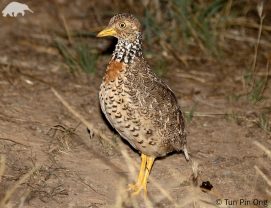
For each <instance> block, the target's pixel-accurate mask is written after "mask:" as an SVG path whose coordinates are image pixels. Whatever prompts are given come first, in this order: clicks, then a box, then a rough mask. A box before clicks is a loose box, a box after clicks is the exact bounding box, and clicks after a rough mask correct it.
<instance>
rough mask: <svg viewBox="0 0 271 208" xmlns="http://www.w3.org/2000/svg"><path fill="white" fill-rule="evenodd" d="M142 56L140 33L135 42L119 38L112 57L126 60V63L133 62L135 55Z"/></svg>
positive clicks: (117, 59) (122, 60) (119, 60)
mask: <svg viewBox="0 0 271 208" xmlns="http://www.w3.org/2000/svg"><path fill="white" fill-rule="evenodd" d="M141 56H142V49H141V35H140V34H138V35H137V37H136V39H135V40H134V41H133V42H131V41H128V40H123V39H119V40H118V43H117V45H116V48H115V50H114V53H113V56H112V59H113V60H115V61H118V62H124V63H125V64H130V63H133V61H134V58H135V57H141Z"/></svg>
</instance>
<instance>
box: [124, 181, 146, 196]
mask: <svg viewBox="0 0 271 208" xmlns="http://www.w3.org/2000/svg"><path fill="white" fill-rule="evenodd" d="M128 190H129V191H131V192H132V195H133V196H135V195H138V194H139V193H140V192H141V191H142V190H144V195H145V196H147V186H144V185H143V184H137V183H136V184H129V185H128Z"/></svg>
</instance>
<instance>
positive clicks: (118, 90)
mask: <svg viewBox="0 0 271 208" xmlns="http://www.w3.org/2000/svg"><path fill="white" fill-rule="evenodd" d="M129 17H131V18H130V19H132V20H134V17H133V16H129ZM121 18H125V17H123V16H121V15H119V16H117V17H114V18H112V20H111V21H110V22H111V24H113V22H114V21H116V19H117V20H119V19H121ZM136 37H137V38H136V39H135V40H134V41H133V42H128V41H125V40H122V39H119V40H118V43H117V45H116V49H115V51H114V53H113V56H112V59H111V61H110V63H109V65H108V67H107V71H106V74H105V77H104V79H103V82H102V84H101V90H100V93H99V97H100V103H101V108H102V111H103V113H104V114H105V116H106V118H107V119H108V121H109V122H110V123H111V125H112V126H113V127H114V128H115V129H116V130H117V131H118V132H119V134H120V135H121V136H122V137H123V138H124V139H126V140H127V141H128V142H129V143H130V144H131V145H132V146H133V147H134V148H136V149H138V150H139V151H140V152H142V153H144V154H146V155H149V156H155V157H159V156H164V155H166V154H167V153H169V152H172V151H174V150H176V151H180V150H182V149H183V148H185V144H186V135H185V132H184V119H183V115H182V112H181V110H180V108H179V106H178V103H177V99H176V97H175V95H174V93H173V92H172V91H171V89H170V88H169V87H168V86H167V85H166V84H165V83H164V82H163V81H162V80H161V79H160V78H159V77H157V76H156V75H155V74H154V73H153V72H152V70H151V69H150V67H149V65H148V64H147V62H146V61H145V60H144V58H143V56H142V50H141V34H140V33H139V32H138V34H137V35H136ZM131 53H132V54H131ZM126 57H128V58H126ZM116 65H118V66H119V67H120V68H119V69H116V68H117V67H116ZM112 66H113V67H112ZM109 77H111V79H109Z"/></svg>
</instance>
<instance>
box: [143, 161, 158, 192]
mask: <svg viewBox="0 0 271 208" xmlns="http://www.w3.org/2000/svg"><path fill="white" fill-rule="evenodd" d="M154 159H155V158H154V157H147V168H146V171H145V175H144V179H143V182H142V186H143V189H144V193H145V196H146V195H147V183H148V177H149V175H150V173H151V169H152V166H153V163H154Z"/></svg>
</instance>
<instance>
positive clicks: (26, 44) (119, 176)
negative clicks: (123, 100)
mask: <svg viewBox="0 0 271 208" xmlns="http://www.w3.org/2000/svg"><path fill="white" fill-rule="evenodd" d="M65 2H66V1H60V0H59V1H27V2H26V3H27V4H28V5H30V7H31V8H32V10H34V14H27V15H26V16H25V17H18V18H3V17H0V25H1V32H0V39H1V42H0V93H1V96H0V154H1V155H2V156H4V158H5V161H4V163H2V164H1V165H2V169H3V166H4V167H5V170H4V173H3V176H2V179H1V180H0V201H1V198H3V197H5V196H6V194H7V193H12V194H11V198H10V201H9V202H8V204H7V205H6V207H20V208H21V207H33V208H34V207H44V208H45V207H48V208H49V207H63V208H64V207H71V208H85V207H92V208H96V207H136V205H132V203H136V204H137V206H138V207H146V206H147V205H146V204H145V202H144V200H142V199H143V197H142V196H139V197H136V198H135V201H134V199H133V200H131V199H130V196H129V195H127V192H126V190H125V189H126V186H127V184H128V183H129V182H132V181H134V180H135V177H136V176H135V174H136V172H137V170H136V171H135V170H133V167H136V168H137V169H138V168H139V164H140V156H139V154H138V153H137V152H136V151H135V150H133V149H132V148H131V147H130V146H129V145H128V144H127V143H124V142H123V141H122V140H121V138H120V137H119V136H118V135H117V134H116V133H115V132H114V131H113V130H112V128H111V127H110V126H109V125H108V123H107V122H106V121H105V119H104V118H103V116H102V114H101V111H100V108H99V102H98V91H99V85H100V83H101V80H102V76H103V73H104V71H105V67H106V64H107V62H108V60H109V59H110V55H101V56H99V57H98V60H97V70H96V73H95V74H87V73H83V72H80V73H76V74H73V73H71V72H70V71H69V70H68V69H67V65H66V64H65V63H64V60H63V57H62V56H61V54H60V53H59V51H58V50H57V49H56V47H54V45H53V44H54V38H55V37H61V36H62V37H61V38H62V39H63V40H64V39H65V41H67V39H66V38H65V37H63V34H65V24H66V26H68V27H69V28H70V29H71V30H72V31H76V30H85V31H87V30H88V29H89V30H90V31H92V32H97V31H98V30H99V29H101V28H102V27H103V26H104V25H106V24H107V23H108V20H109V19H108V18H107V19H106V18H104V19H101V20H99V21H96V22H95V21H94V20H93V19H91V18H92V16H91V15H86V14H88V12H90V11H91V9H90V8H93V4H94V3H93V2H92V3H91V2H89V3H88V5H87V6H85V5H84V1H77V3H71V2H69V3H67V2H66V3H65ZM6 3H7V1H3V2H2V3H1V4H0V5H1V8H2V7H3V5H6ZM96 6H97V8H98V9H97V10H98V11H97V12H101V10H102V8H108V7H109V3H101V2H100V3H97V5H96ZM111 12H112V11H111ZM112 13H113V12H112ZM60 14H61V15H60ZM63 16H64V17H65V22H66V23H65V24H64V26H63V21H62V20H63ZM256 35H257V33H256V34H255V36H256ZM73 41H76V39H73ZM85 41H86V42H87V43H88V44H89V45H90V46H91V47H92V48H94V49H96V50H99V48H100V47H104V45H107V44H108V42H109V41H110V40H100V39H95V38H91V37H90V38H86V39H85ZM227 41H228V49H227V50H225V54H224V55H223V58H218V59H214V58H202V59H201V58H198V59H196V58H195V59H192V60H190V61H189V62H188V65H187V66H186V65H184V64H181V63H179V62H172V64H168V65H167V66H166V70H167V71H166V73H164V74H163V79H164V80H165V81H166V82H167V83H168V84H169V86H170V87H171V88H172V89H173V91H174V92H175V93H176V96H177V98H178V100H179V104H180V106H181V107H182V109H183V111H184V112H185V113H186V115H187V116H186V118H187V122H186V123H187V132H188V138H187V139H188V148H189V152H190V154H191V156H192V158H193V160H194V161H196V162H197V164H198V178H197V185H196V186H195V185H193V183H192V167H191V163H190V162H186V161H185V159H184V157H183V155H182V154H171V155H169V156H168V157H165V158H163V159H159V160H157V161H156V162H155V165H154V168H153V171H152V174H151V178H150V182H149V184H148V188H149V189H148V194H149V200H150V203H151V204H152V206H153V207H209V206H210V207H233V206H230V204H228V205H227V204H226V199H229V200H240V199H245V200H248V201H249V202H252V201H253V199H257V200H258V202H257V206H254V205H253V203H250V205H247V206H243V205H240V204H236V205H234V207H267V206H268V205H267V204H264V200H269V207H270V206H271V204H270V203H271V201H270V195H269V196H268V192H267V191H268V190H269V193H270V187H268V184H267V183H266V181H265V180H264V179H263V177H262V176H261V174H260V172H259V171H258V170H260V171H261V173H264V174H265V176H267V177H269V178H270V176H271V163H270V158H268V156H267V154H266V153H265V152H264V151H263V150H262V149H260V148H259V147H258V146H257V145H256V144H255V142H259V143H260V144H262V145H264V146H265V147H266V148H268V149H270V147H271V133H270V131H268V130H264V129H263V128H261V125H260V121H261V120H260V116H261V115H262V113H265V115H266V117H267V124H268V121H269V119H270V112H271V96H270V95H271V85H270V82H269V83H268V84H267V86H266V88H265V90H264V94H263V96H264V98H263V99H262V100H261V101H259V102H257V104H252V103H251V102H249V101H248V100H247V99H246V97H245V96H243V97H242V96H241V97H240V98H239V99H237V98H236V94H242V93H243V92H244V85H243V78H242V77H243V74H244V70H245V69H246V68H247V67H248V62H249V61H250V60H251V59H252V57H253V46H254V45H253V44H251V43H250V44H249V43H246V42H241V43H240V42H238V41H236V40H227ZM269 41H270V40H269ZM233 51H234V53H233ZM259 53H260V56H259V57H260V58H259V62H258V65H257V67H258V68H259V71H260V72H262V73H264V72H265V65H266V61H265V59H264V58H263V57H264V55H265V54H268V53H270V47H262V48H261V49H260V52H259ZM153 56H155V54H153ZM147 60H148V62H149V63H150V65H151V66H152V65H154V64H155V63H154V62H155V61H154V59H152V56H150V57H149V58H147ZM52 87H53V88H54V89H56V90H57V92H58V93H59V94H60V95H61V96H62V97H63V98H64V99H65V100H66V101H67V102H68V103H69V104H70V105H71V106H72V107H73V109H76V111H77V112H79V113H80V114H81V115H82V116H83V117H84V118H85V119H86V120H87V121H88V122H89V123H91V124H92V125H94V126H95V129H96V132H97V131H98V132H101V134H104V135H106V136H107V138H109V139H110V140H111V141H112V144H109V143H108V142H107V141H106V140H104V139H103V138H101V136H100V135H99V134H94V135H93V136H90V135H89V133H88V131H87V127H86V126H85V125H84V124H83V123H81V121H80V120H79V119H78V118H76V117H75V116H74V115H73V114H71V113H70V112H69V111H68V110H67V108H66V107H65V106H64V105H63V104H62V103H61V102H60V100H59V99H58V98H57V97H56V96H55V95H54V93H53V92H52V90H51V88H52ZM192 115H193V116H192ZM121 144H124V145H121ZM115 146H117V147H119V148H120V147H121V146H123V151H124V152H125V153H127V155H128V156H126V157H125V156H124V155H123V154H122V153H121V152H120V151H119V150H118V148H117V149H115ZM129 158H130V160H129ZM131 163H132V164H133V166H131V165H129V164H131ZM33 167H36V168H37V169H36V171H35V172H34V173H33V174H30V175H29V177H28V178H27V179H26V180H24V181H20V180H22V178H23V177H24V176H25V174H28V173H29V171H31V169H32V168H33ZM0 170H1V169H0ZM0 172H1V171H0ZM0 175H1V174H0ZM204 181H209V182H210V183H211V184H212V186H213V188H212V189H211V190H210V191H207V190H205V191H204V190H202V189H201V188H200V185H201V184H202V182H204ZM18 183H19V184H18ZM14 187H16V190H15V191H14V192H13V191H12V188H14ZM11 191H12V192H11ZM219 199H221V201H222V205H217V203H219V201H218V202H217V200H219ZM260 200H261V201H262V204H260ZM129 201H130V202H129ZM131 201H133V202H131ZM129 203H130V204H129ZM146 203H147V202H146ZM150 206H151V205H150Z"/></svg>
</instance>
